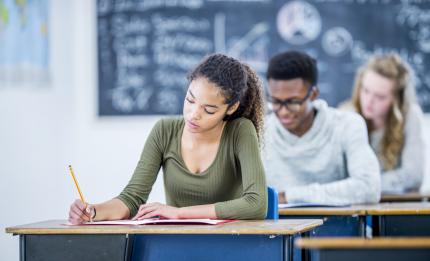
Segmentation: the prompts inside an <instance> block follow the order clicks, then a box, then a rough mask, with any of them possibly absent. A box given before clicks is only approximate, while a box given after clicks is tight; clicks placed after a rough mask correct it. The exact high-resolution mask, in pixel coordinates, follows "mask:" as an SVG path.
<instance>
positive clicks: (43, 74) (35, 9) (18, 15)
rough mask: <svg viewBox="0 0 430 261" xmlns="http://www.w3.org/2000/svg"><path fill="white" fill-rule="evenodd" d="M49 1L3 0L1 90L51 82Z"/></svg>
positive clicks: (0, 10)
mask: <svg viewBox="0 0 430 261" xmlns="http://www.w3.org/2000/svg"><path fill="white" fill-rule="evenodd" d="M48 25H49V0H0V88H4V87H16V86H21V85H24V86H30V87H39V86H47V85H48V83H49V27H48Z"/></svg>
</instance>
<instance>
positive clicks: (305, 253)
mask: <svg viewBox="0 0 430 261" xmlns="http://www.w3.org/2000/svg"><path fill="white" fill-rule="evenodd" d="M302 237H303V238H309V237H310V231H307V232H304V233H303V234H302ZM302 260H303V261H310V260H311V253H310V250H309V249H307V248H302Z"/></svg>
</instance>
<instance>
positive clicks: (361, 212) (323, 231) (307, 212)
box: [279, 205, 366, 237]
mask: <svg viewBox="0 0 430 261" xmlns="http://www.w3.org/2000/svg"><path fill="white" fill-rule="evenodd" d="M365 207H366V206H364V205H363V206H361V205H360V206H350V207H300V208H285V209H279V218H281V219H323V220H324V224H323V225H322V226H319V227H317V228H316V229H315V230H314V231H313V232H312V236H316V237H321V236H322V237H324V236H340V237H342V236H343V237H347V236H365V230H366V210H365Z"/></svg>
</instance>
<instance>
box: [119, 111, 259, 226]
mask: <svg viewBox="0 0 430 261" xmlns="http://www.w3.org/2000/svg"><path fill="white" fill-rule="evenodd" d="M184 123H185V122H184V119H183V118H172V119H163V120H160V121H158V122H157V123H156V125H155V126H154V128H153V129H152V131H151V133H150V135H149V137H148V139H147V141H146V143H145V146H144V148H143V151H142V154H141V157H140V160H139V162H138V164H137V167H136V169H135V171H134V174H133V176H132V178H131V180H130V181H129V183H128V185H127V186H126V187H125V189H124V190H123V191H122V192H121V194H120V195H119V196H118V198H119V199H120V200H121V201H122V202H124V204H125V205H126V206H127V207H128V208H129V210H130V217H132V216H134V215H135V214H136V213H137V211H138V209H139V206H140V205H141V204H145V203H146V201H147V199H148V195H149V193H150V192H151V189H152V186H153V184H154V182H155V180H156V178H157V175H158V172H159V170H160V168H161V167H163V178H164V188H165V194H166V201H167V205H169V206H174V207H186V206H195V205H204V204H215V212H216V215H217V217H218V218H220V219H264V218H265V216H266V212H267V187H266V180H265V175H264V169H263V165H262V161H261V158H260V151H259V146H258V141H257V134H256V131H255V128H254V125H253V124H252V122H251V121H250V120H248V119H245V118H239V119H235V120H232V121H228V122H227V123H226V125H225V126H224V129H223V133H222V136H221V140H220V145H219V147H218V152H217V155H216V157H215V160H214V161H213V162H212V164H211V165H210V166H209V168H208V169H206V170H205V171H203V172H201V173H198V174H194V173H192V172H190V171H189V170H188V168H187V167H186V165H185V163H184V161H183V159H182V155H181V137H182V132H183V130H184Z"/></svg>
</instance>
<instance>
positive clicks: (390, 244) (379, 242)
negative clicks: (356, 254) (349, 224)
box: [296, 237, 430, 249]
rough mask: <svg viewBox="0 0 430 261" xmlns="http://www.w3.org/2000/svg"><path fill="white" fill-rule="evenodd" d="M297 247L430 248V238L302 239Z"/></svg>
mask: <svg viewBox="0 0 430 261" xmlns="http://www.w3.org/2000/svg"><path fill="white" fill-rule="evenodd" d="M296 246H298V247H300V248H311V249H334V248H335V249H341V248H430V237H395V238H393V237H391V238H390V237H383V238H382V237H380V238H372V239H365V238H356V237H354V238H345V237H344V238H300V239H298V240H297V241H296Z"/></svg>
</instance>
